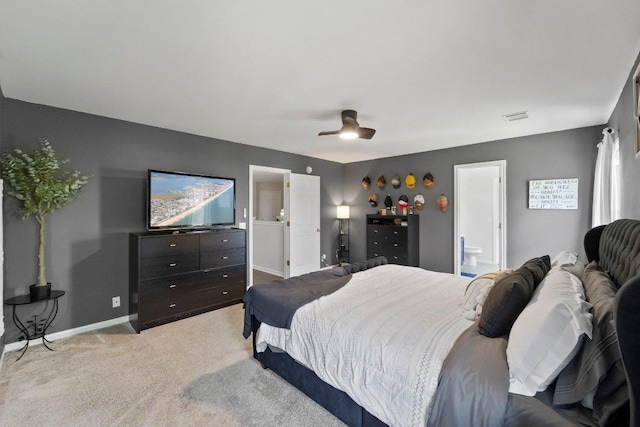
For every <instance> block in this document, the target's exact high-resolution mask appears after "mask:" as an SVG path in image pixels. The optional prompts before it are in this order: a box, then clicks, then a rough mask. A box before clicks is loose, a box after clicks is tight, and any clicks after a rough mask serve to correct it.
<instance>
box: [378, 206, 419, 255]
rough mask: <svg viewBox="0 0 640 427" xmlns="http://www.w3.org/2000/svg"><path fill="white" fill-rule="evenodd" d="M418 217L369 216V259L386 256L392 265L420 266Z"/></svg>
mask: <svg viewBox="0 0 640 427" xmlns="http://www.w3.org/2000/svg"><path fill="white" fill-rule="evenodd" d="M419 239H420V217H419V216H418V215H406V216H401V215H367V258H375V257H377V256H384V257H386V258H387V260H388V261H389V263H391V264H400V265H411V266H414V267H418V266H419V265H420V244H419Z"/></svg>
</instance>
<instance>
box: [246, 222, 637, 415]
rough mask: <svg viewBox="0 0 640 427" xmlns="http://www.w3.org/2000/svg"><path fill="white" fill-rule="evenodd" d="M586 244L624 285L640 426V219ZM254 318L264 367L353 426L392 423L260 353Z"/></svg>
mask: <svg viewBox="0 0 640 427" xmlns="http://www.w3.org/2000/svg"><path fill="white" fill-rule="evenodd" d="M584 247H585V252H586V255H587V259H588V260H589V261H592V260H596V261H598V263H599V264H600V265H601V266H602V268H603V269H604V270H605V271H608V272H609V274H610V276H611V278H612V279H613V281H614V282H615V283H616V284H617V285H618V286H619V287H620V288H619V290H618V292H617V294H616V301H615V306H614V318H615V322H616V330H617V333H618V344H619V347H620V353H621V356H622V361H623V365H624V368H625V373H626V376H627V385H628V388H629V400H630V404H629V412H630V414H629V423H628V425H630V426H640V418H638V417H639V415H638V412H637V411H638V408H640V363H638V362H639V361H640V274H639V273H640V221H637V220H628V219H624V220H618V221H615V222H613V223H611V224H609V225H606V226H600V227H596V228H593V229H591V230H590V231H588V232H587V233H586V235H585V237H584ZM251 321H252V324H251V326H252V332H253V349H254V350H253V351H254V357H255V358H256V359H257V360H258V361H260V363H261V364H262V367H263V368H269V369H271V370H272V371H273V372H275V373H276V374H278V375H279V376H281V377H282V378H284V379H285V380H286V381H288V382H289V383H291V384H292V385H293V386H294V387H296V388H297V389H299V390H300V391H302V392H303V393H305V394H306V395H307V396H309V397H310V398H311V399H313V400H314V401H316V402H317V403H318V404H320V405H321V406H323V407H324V408H326V409H327V410H328V411H329V412H331V413H332V414H334V415H335V416H336V417H337V418H339V419H340V420H341V421H343V422H344V423H345V424H347V425H349V426H352V427H380V426H386V424H385V423H383V422H382V421H380V420H379V419H378V418H376V417H375V416H373V415H371V414H370V413H369V412H367V410H365V409H364V408H362V407H361V406H360V405H358V404H357V403H356V402H354V401H353V400H352V399H351V398H350V397H349V396H348V395H347V394H346V393H344V392H343V391H341V390H338V389H336V388H334V387H332V386H331V385H329V384H327V383H325V382H324V381H322V380H321V379H320V378H319V377H318V376H317V375H316V374H315V373H314V372H313V371H311V370H310V369H308V368H306V367H305V366H303V365H301V364H300V363H298V362H296V361H295V360H294V359H293V358H292V357H291V356H289V355H288V354H287V353H276V352H273V351H271V349H269V348H267V350H266V351H265V352H263V353H257V352H256V346H255V336H256V331H257V330H258V327H259V326H260V322H259V321H257V320H256V319H255V318H253V317H252V319H251ZM625 410H626V408H625ZM617 421H619V418H617ZM623 424H625V425H627V424H626V422H623Z"/></svg>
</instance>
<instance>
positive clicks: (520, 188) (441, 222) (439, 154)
mask: <svg viewBox="0 0 640 427" xmlns="http://www.w3.org/2000/svg"><path fill="white" fill-rule="evenodd" d="M603 128H604V126H595V127H588V128H582V129H573V130H568V131H563V132H554V133H548V134H542V135H534V136H528V137H523V138H514V139H508V140H503V141H492V142H487V143H482V144H475V145H470V146H465V147H458V148H452V149H446V150H438V151H430V152H424V153H417V154H411V155H406V156H397V157H390V158H386V159H378V160H372V161H366V162H358V163H351V164H348V165H346V169H345V181H344V196H345V202H346V203H348V204H350V205H351V206H352V211H351V218H352V219H351V222H350V232H351V251H352V253H351V256H352V259H362V258H364V257H365V255H366V224H365V223H366V220H365V215H366V214H370V213H375V209H374V208H372V207H370V206H369V204H368V202H367V195H368V193H369V192H367V191H365V190H363V188H362V186H361V184H360V181H361V180H362V178H363V177H364V176H365V175H367V174H368V175H369V176H370V177H371V179H372V181H373V183H372V185H373V188H375V189H376V190H377V187H375V181H376V180H377V178H378V176H379V175H380V174H384V176H385V177H386V179H387V183H389V182H390V180H391V177H392V176H393V175H394V174H395V173H396V172H397V173H399V174H400V175H402V177H403V184H402V187H401V188H399V189H397V190H396V189H393V187H391V185H389V184H387V187H386V189H385V190H384V191H380V190H378V191H377V194H378V202H379V205H380V206H383V203H382V201H383V200H384V197H385V196H386V194H387V193H390V194H391V196H392V199H393V201H394V204H397V201H398V197H399V196H400V195H401V194H407V195H408V196H409V199H410V200H413V196H414V195H415V194H417V193H418V192H420V193H422V194H423V195H424V196H425V199H426V200H425V202H426V204H425V207H424V209H423V210H422V211H419V212H417V213H418V214H419V215H420V266H421V267H423V268H427V269H430V270H435V271H444V272H453V229H454V221H453V216H454V210H455V206H454V203H453V166H454V165H456V164H464V163H474V162H483V161H489V160H502V159H505V160H506V161H507V235H508V237H507V263H508V265H509V266H512V267H518V266H519V265H520V264H521V263H522V262H523V261H526V260H527V259H529V258H532V257H534V256H540V255H544V254H549V255H550V256H551V257H553V256H554V255H555V254H556V253H557V252H559V251H561V250H572V251H577V252H581V253H582V237H583V235H584V233H585V232H586V231H587V230H588V229H589V228H590V221H591V199H592V192H593V173H594V165H595V158H596V154H597V152H596V145H597V143H598V142H599V141H600V139H601V136H602V135H601V131H602V129H603ZM428 171H429V172H431V173H432V174H433V176H434V179H435V185H434V187H433V188H432V189H430V190H427V189H425V188H424V185H422V176H423V175H424V174H425V173H426V172H428ZM409 172H413V174H414V175H415V176H416V178H417V179H418V184H417V185H416V188H414V189H413V190H408V189H407V188H406V187H405V185H404V177H405V176H406V174H408V173H409ZM546 178H578V179H579V195H578V204H579V209H578V210H529V209H527V200H528V199H527V191H528V181H529V180H531V179H546ZM441 193H444V194H446V195H447V197H448V198H449V210H448V211H447V212H445V213H442V212H440V211H439V210H438V207H437V206H436V198H437V197H438V195H440V194H441Z"/></svg>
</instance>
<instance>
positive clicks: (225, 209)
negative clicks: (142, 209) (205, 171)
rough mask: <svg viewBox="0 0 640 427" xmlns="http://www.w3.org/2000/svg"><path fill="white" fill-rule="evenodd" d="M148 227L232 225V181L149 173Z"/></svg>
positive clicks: (233, 219)
mask: <svg viewBox="0 0 640 427" xmlns="http://www.w3.org/2000/svg"><path fill="white" fill-rule="evenodd" d="M150 180H151V182H150V187H149V188H150V200H149V215H150V216H149V226H151V227H198V226H206V225H213V224H233V222H234V221H235V218H234V211H233V202H234V191H233V180H229V179H222V178H210V177H200V176H187V175H176V174H170V173H161V172H152V173H151V176H150Z"/></svg>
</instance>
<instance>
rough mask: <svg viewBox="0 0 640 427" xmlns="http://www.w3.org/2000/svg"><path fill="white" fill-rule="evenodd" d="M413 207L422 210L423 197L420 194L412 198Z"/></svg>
mask: <svg viewBox="0 0 640 427" xmlns="http://www.w3.org/2000/svg"><path fill="white" fill-rule="evenodd" d="M413 205H414V206H415V207H416V209H417V210H419V211H421V210H422V209H424V196H423V195H422V194H416V197H414V198H413Z"/></svg>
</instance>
